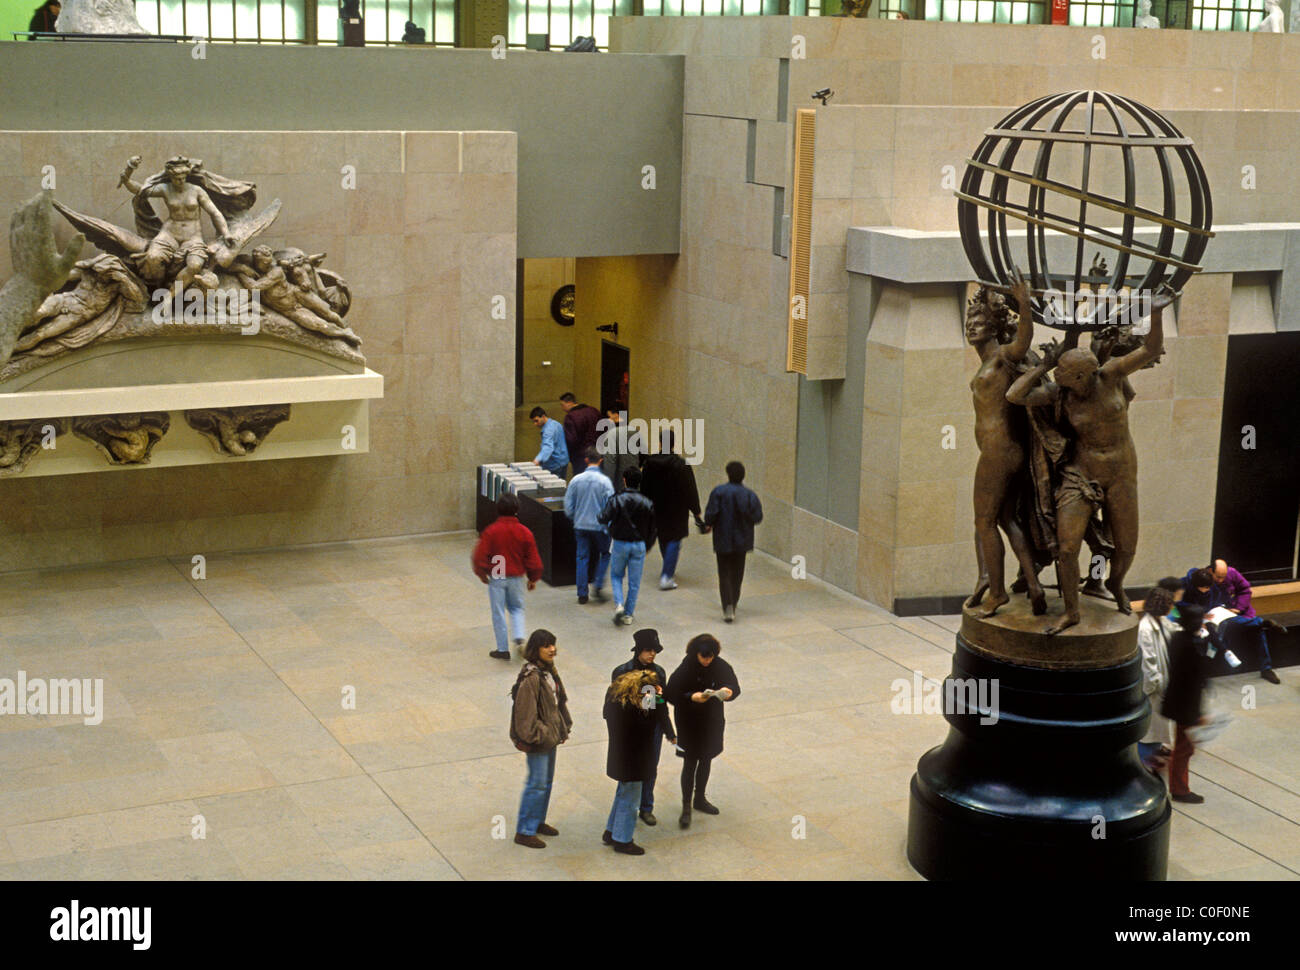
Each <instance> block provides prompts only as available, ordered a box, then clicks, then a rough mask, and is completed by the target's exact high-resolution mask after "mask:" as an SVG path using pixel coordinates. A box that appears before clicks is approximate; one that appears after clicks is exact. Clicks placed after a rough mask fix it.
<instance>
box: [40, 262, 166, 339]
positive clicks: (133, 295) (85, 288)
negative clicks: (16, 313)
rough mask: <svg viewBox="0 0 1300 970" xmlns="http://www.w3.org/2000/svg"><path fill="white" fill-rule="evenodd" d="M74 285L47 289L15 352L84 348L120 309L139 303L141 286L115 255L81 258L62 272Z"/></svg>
mask: <svg viewBox="0 0 1300 970" xmlns="http://www.w3.org/2000/svg"><path fill="white" fill-rule="evenodd" d="M68 278H69V279H70V280H75V281H76V283H77V286H76V288H75V289H73V290H66V291H63V292H59V293H52V294H50V295H49V296H47V297H46V298H45V300H44V301H43V302H42V303H41V305H40V306H39V307H38V308H37V310H36V319H35V321H34V322H33V323H31V324H30V325H29V326H28V327H27V328H26V329H24V330H23V332H22V334H20V335H19V337H18V342H17V343H16V344H15V345H14V350H15V351H16V352H17V353H30V354H35V355H38V356H50V355H52V354H58V353H62V352H63V351H65V350H71V349H73V348H75V347H84V346H85V345H86V344H88V343H90V342H91V341H93V340H95V339H96V338H97V337H100V336H102V335H103V334H105V333H107V332H108V331H109V330H111V329H112V328H113V326H114V325H115V324H116V323H117V321H118V318H119V317H121V315H122V313H123V312H124V311H125V312H128V313H139V312H140V311H141V310H143V309H144V307H145V302H146V299H147V297H146V295H145V291H144V288H143V287H142V286H141V285H140V284H139V283H138V282H137V281H136V279H135V277H134V276H133V275H132V273H131V272H130V270H128V269H127V267H126V264H124V263H123V262H122V261H121V260H120V259H118V258H117V257H116V256H109V255H103V256H96V257H95V258H93V259H83V260H82V261H81V262H79V263H77V264H76V266H74V267H73V269H72V272H71V273H70V274H68Z"/></svg>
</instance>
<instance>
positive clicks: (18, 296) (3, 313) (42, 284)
mask: <svg viewBox="0 0 1300 970" xmlns="http://www.w3.org/2000/svg"><path fill="white" fill-rule="evenodd" d="M52 198H53V197H52V196H51V195H50V193H49V192H42V193H41V194H40V195H38V196H35V197H34V198H32V199H30V200H28V201H27V202H26V203H25V204H24V205H23V206H22V207H21V208H20V209H19V210H18V211H17V212H15V213H14V215H13V219H11V220H10V222H9V253H10V258H11V259H12V260H13V265H14V275H13V277H12V278H11V279H10V280H9V282H7V283H5V285H4V286H3V287H2V288H0V366H3V365H4V364H5V363H6V362H7V361H8V360H9V358H10V357H11V356H12V355H13V352H14V344H15V342H17V340H18V334H19V333H21V332H22V329H23V328H24V327H25V326H27V325H28V324H29V323H31V322H32V318H33V315H34V314H35V313H36V309H37V307H39V306H40V305H41V302H42V301H43V300H44V299H45V298H46V297H47V296H49V295H50V294H51V293H53V292H54V291H55V290H57V289H58V288H59V287H60V286H62V285H63V284H64V283H65V282H67V279H68V273H70V272H71V271H72V267H73V265H74V264H75V263H76V262H77V257H78V256H79V255H81V247H82V245H83V244H84V243H85V241H86V237H85V236H83V235H81V234H80V233H78V234H77V235H75V236H73V237H72V240H71V241H70V242H69V243H68V245H67V247H66V248H65V249H64V250H63V252H61V253H60V252H59V251H58V250H57V249H56V248H55V246H54V229H53V227H52V220H53V212H54V208H53V206H52V205H51V204H50V203H51V199H52Z"/></svg>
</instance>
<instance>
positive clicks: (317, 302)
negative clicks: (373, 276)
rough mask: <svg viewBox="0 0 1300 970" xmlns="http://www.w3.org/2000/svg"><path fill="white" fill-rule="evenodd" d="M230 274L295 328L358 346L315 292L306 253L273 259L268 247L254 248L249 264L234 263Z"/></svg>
mask: <svg viewBox="0 0 1300 970" xmlns="http://www.w3.org/2000/svg"><path fill="white" fill-rule="evenodd" d="M295 254H296V255H295ZM321 258H324V256H323V254H322V257H321ZM234 271H235V272H236V273H237V274H238V275H239V276H240V277H241V278H242V279H243V281H244V285H245V286H247V287H248V288H249V289H250V290H256V291H260V292H261V294H262V297H261V299H262V302H263V303H265V304H266V305H267V306H269V307H270V308H271V309H273V310H275V311H276V312H278V313H282V314H284V315H285V316H286V317H288V318H289V319H290V320H292V321H293V322H294V323H296V324H298V326H300V327H305V328H306V329H308V330H313V331H315V332H316V333H319V334H323V335H324V336H326V337H333V338H337V339H339V340H343V341H346V342H347V343H349V344H351V345H352V346H354V347H358V346H360V345H361V338H360V337H358V336H357V335H356V334H355V333H353V332H352V330H351V329H350V328H349V327H347V326H346V325H345V324H344V323H343V318H342V317H340V316H339V315H338V314H337V313H335V312H334V310H333V308H331V306H330V304H329V302H328V301H327V300H326V299H325V297H324V296H323V295H322V293H320V292H318V291H317V289H316V285H317V283H318V278H317V277H316V274H315V267H314V265H313V264H312V263H311V260H310V258H309V257H307V256H306V254H304V253H301V252H299V251H298V250H291V251H288V253H287V254H285V253H282V254H280V257H279V258H278V259H277V257H276V254H275V253H273V252H272V251H271V247H270V246H258V247H257V248H255V249H254V250H253V252H252V259H251V261H250V262H249V263H247V264H245V263H242V262H241V263H236V264H235V266H234Z"/></svg>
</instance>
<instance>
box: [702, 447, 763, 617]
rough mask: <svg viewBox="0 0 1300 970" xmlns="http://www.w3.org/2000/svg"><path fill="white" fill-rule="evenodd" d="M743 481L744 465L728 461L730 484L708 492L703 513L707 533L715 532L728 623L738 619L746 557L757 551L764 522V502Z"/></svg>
mask: <svg viewBox="0 0 1300 970" xmlns="http://www.w3.org/2000/svg"><path fill="white" fill-rule="evenodd" d="M744 480H745V466H744V465H742V464H741V463H740V462H738V461H729V462H727V483H726V484H725V485H719V486H718V487H717V488H715V489H714V490H713V491H712V492H710V493H709V504H708V506H707V507H706V508H705V510H704V526H705V531H706V532H712V533H713V554H714V555H715V556H717V559H718V592H719V594H720V595H721V598H722V618H723V619H724V620H725V621H726V622H728V623H730V622H732V621H733V620H734V619H735V618H736V604H737V603H739V602H740V584H741V583H742V582H744V579H745V554H746V553H747V552H749V551H750V550H751V549H753V548H754V526H756V525H758V523H760V522H762V521H763V503H762V502H760V501H759V500H758V496H757V495H755V494H754V493H753V491H752V490H750V489H748V488H746V487H745V486H744V485H742V484H741V482H743V481H744Z"/></svg>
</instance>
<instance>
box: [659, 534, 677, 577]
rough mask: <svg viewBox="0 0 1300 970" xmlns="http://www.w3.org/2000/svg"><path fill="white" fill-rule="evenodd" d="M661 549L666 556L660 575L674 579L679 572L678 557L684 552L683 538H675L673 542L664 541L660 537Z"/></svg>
mask: <svg viewBox="0 0 1300 970" xmlns="http://www.w3.org/2000/svg"><path fill="white" fill-rule="evenodd" d="M659 551H660V552H661V553H663V557H664V568H663V571H662V572H661V573H660V575H661V576H667V577H668V578H669V579H672V578H673V576H675V575H676V574H677V557H678V556H679V555H681V552H682V540H681V539H673V540H672V541H671V542H664V541H663V540H662V539H660V540H659Z"/></svg>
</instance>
